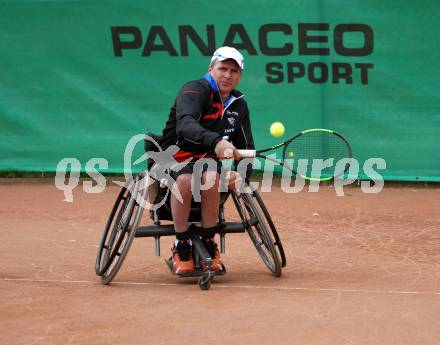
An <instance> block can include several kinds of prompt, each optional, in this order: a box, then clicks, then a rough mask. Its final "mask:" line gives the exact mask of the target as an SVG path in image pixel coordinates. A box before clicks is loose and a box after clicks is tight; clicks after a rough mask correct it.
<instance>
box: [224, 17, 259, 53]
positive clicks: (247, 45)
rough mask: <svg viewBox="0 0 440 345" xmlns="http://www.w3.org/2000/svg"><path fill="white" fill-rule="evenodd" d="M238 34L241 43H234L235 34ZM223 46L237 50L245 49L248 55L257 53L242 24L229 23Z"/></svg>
mask: <svg viewBox="0 0 440 345" xmlns="http://www.w3.org/2000/svg"><path fill="white" fill-rule="evenodd" d="M236 35H237V36H240V38H241V43H234V39H235V36H236ZM223 45H224V46H231V47H234V48H237V49H238V50H247V52H248V53H249V55H257V51H256V50H255V47H254V45H253V44H252V41H251V39H250V37H249V35H248V33H247V32H246V29H245V28H244V26H243V25H242V24H231V26H230V27H229V30H228V32H227V34H226V37H225V41H224V43H223Z"/></svg>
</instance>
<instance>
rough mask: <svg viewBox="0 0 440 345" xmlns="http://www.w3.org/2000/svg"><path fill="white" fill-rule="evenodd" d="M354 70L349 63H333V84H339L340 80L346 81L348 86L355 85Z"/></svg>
mask: <svg viewBox="0 0 440 345" xmlns="http://www.w3.org/2000/svg"><path fill="white" fill-rule="evenodd" d="M352 72H353V69H352V68H351V65H350V64H348V63H337V62H335V63H333V64H332V74H333V84H339V80H340V79H345V82H346V83H347V84H353V78H352V76H351V74H352Z"/></svg>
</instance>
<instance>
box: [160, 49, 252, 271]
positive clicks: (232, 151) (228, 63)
mask: <svg viewBox="0 0 440 345" xmlns="http://www.w3.org/2000/svg"><path fill="white" fill-rule="evenodd" d="M243 68H244V59H243V56H242V55H241V54H240V52H238V51H237V50H236V49H235V48H231V47H221V48H219V49H217V50H216V51H215V52H214V54H213V56H212V58H211V63H210V65H209V67H208V72H207V73H206V75H205V76H204V78H202V79H199V80H194V81H190V82H188V83H186V84H185V85H184V86H183V88H182V89H181V90H180V92H179V93H178V95H177V97H176V99H175V102H174V105H173V106H172V108H171V111H170V114H169V118H168V121H167V122H166V126H165V128H164V130H163V132H162V138H161V142H160V146H161V147H162V149H163V150H166V149H167V148H168V147H169V146H171V145H177V146H178V147H179V151H178V152H177V153H176V154H175V155H174V159H175V160H176V161H177V162H185V163H187V164H186V165H185V166H184V167H183V168H182V169H180V170H178V171H174V170H172V178H173V179H174V180H175V181H176V182H175V183H174V185H173V186H172V187H171V188H172V190H171V191H172V193H171V200H170V203H171V213H172V218H173V222H174V228H175V231H176V240H175V243H174V245H173V248H172V259H173V272H174V273H175V274H185V273H189V272H192V271H194V260H193V250H192V246H191V243H190V236H189V233H188V227H189V221H188V220H189V214H190V210H191V204H192V200H193V194H192V192H193V190H194V188H195V186H196V185H197V184H199V185H200V184H202V185H203V186H211V187H210V188H207V189H204V190H201V191H200V195H201V224H202V228H203V232H202V242H203V243H204V245H205V247H206V249H207V251H208V253H209V255H210V256H211V258H212V270H214V271H218V270H221V269H222V266H223V265H222V262H221V260H220V252H219V250H218V248H217V244H216V243H215V241H214V235H215V230H216V227H217V221H218V214H219V205H220V190H221V186H220V183H221V182H220V172H221V167H222V164H221V160H223V159H234V161H238V160H240V158H241V157H240V154H239V152H238V151H237V150H238V149H254V148H255V147H254V141H253V138H252V132H251V125H250V119H249V110H248V107H247V103H246V101H245V100H244V98H243V94H241V93H240V92H239V91H237V90H236V89H235V87H236V86H237V85H238V83H239V81H240V79H241V75H242V72H243ZM204 158H211V159H212V161H213V162H215V163H214V165H213V164H202V165H201V164H196V163H197V161H198V160H200V159H204ZM195 168H201V171H197V172H196V171H194V169H195ZM250 174H251V167H250V166H249V167H248V169H247V173H246V176H240V175H239V174H238V173H237V172H235V171H230V172H228V176H227V177H228V178H229V181H228V187H229V188H234V187H235V186H237V185H239V184H240V183H241V182H242V179H243V178H245V179H248V178H249V177H250ZM179 193H180V194H179ZM176 195H181V197H182V199H181V200H178V198H177V197H176Z"/></svg>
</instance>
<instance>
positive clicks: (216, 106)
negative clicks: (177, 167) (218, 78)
mask: <svg viewBox="0 0 440 345" xmlns="http://www.w3.org/2000/svg"><path fill="white" fill-rule="evenodd" d="M162 135H163V139H162V141H161V146H162V149H166V148H167V147H169V146H171V145H177V146H178V147H179V148H180V151H179V152H177V153H176V155H175V159H176V161H184V160H185V159H187V158H189V157H194V158H196V159H197V158H202V157H211V158H215V154H214V148H215V145H216V144H217V142H218V141H220V140H221V139H222V138H223V137H228V140H229V141H230V142H232V144H233V145H234V146H235V147H236V148H237V149H254V148H255V146H254V140H253V138H252V132H251V124H250V120H249V110H248V107H247V103H246V101H245V100H244V98H243V95H242V94H241V93H240V92H239V91H237V90H234V91H232V92H231V95H230V99H229V102H228V103H227V105H226V106H224V105H223V103H222V99H221V97H220V92H219V89H218V86H217V83H216V82H215V80H214V79H213V78H212V77H211V75H210V74H209V73H207V74H206V76H205V78H203V79H199V80H194V81H190V82H189V83H187V84H185V85H184V86H183V88H182V89H181V90H180V92H179V94H178V95H177V97H176V100H175V102H174V105H173V106H172V108H171V111H170V115H169V118H168V121H167V123H166V126H165V129H164V130H163V133H162Z"/></svg>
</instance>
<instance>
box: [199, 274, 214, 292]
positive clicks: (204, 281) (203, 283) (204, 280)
mask: <svg viewBox="0 0 440 345" xmlns="http://www.w3.org/2000/svg"><path fill="white" fill-rule="evenodd" d="M211 280H212V279H211V277H200V278H199V288H200V289H202V290H209V288H210V287H211Z"/></svg>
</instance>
